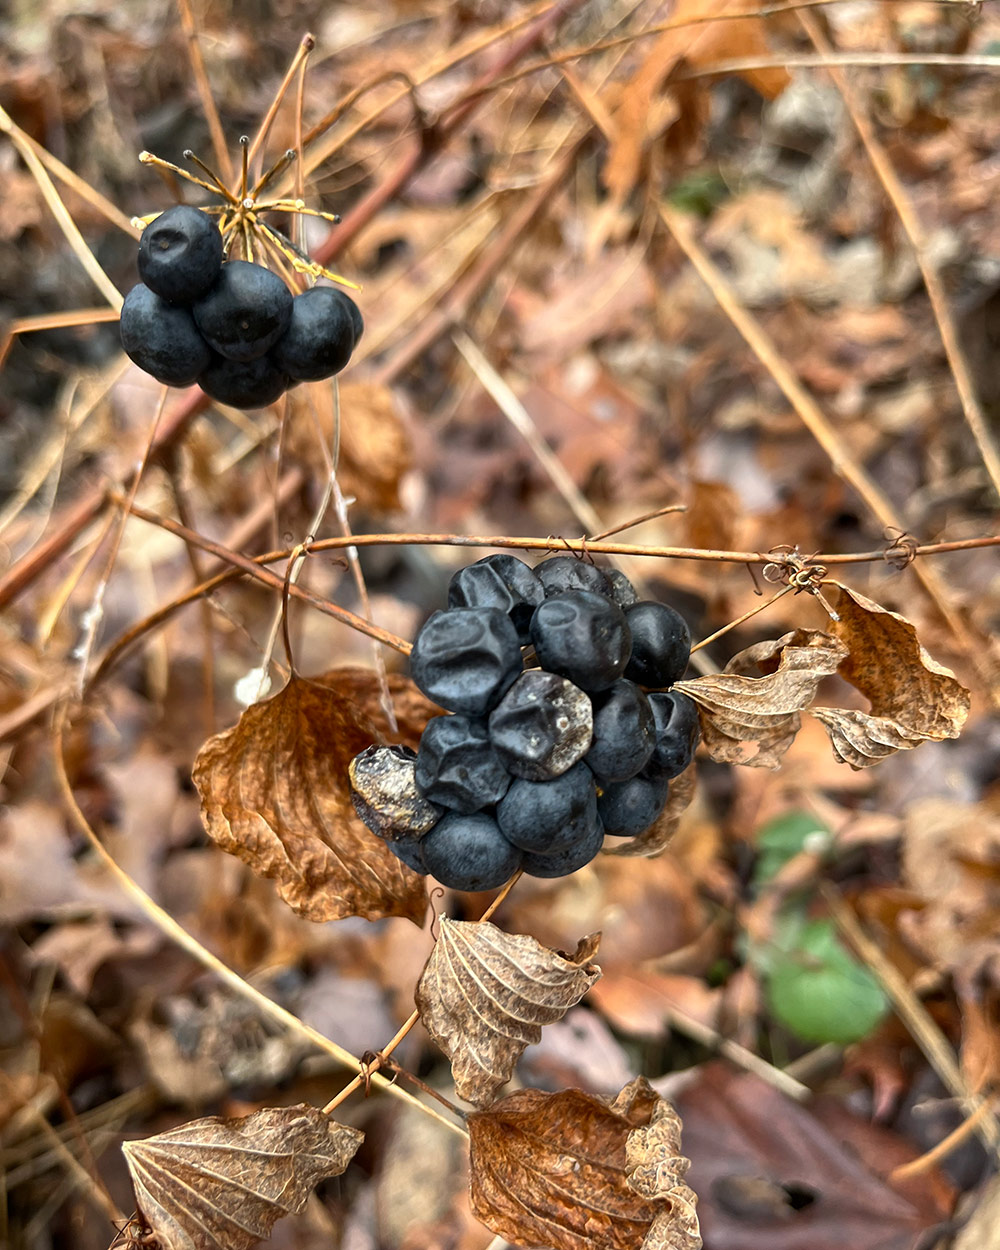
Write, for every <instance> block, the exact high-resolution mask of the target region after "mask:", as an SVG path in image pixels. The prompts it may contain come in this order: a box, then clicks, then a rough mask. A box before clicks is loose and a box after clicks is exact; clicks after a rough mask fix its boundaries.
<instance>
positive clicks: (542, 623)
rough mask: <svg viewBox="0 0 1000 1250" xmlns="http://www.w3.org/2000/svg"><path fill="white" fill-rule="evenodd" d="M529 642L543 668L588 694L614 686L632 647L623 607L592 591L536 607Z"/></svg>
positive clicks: (570, 593)
mask: <svg viewBox="0 0 1000 1250" xmlns="http://www.w3.org/2000/svg"><path fill="white" fill-rule="evenodd" d="M584 567H587V566H584ZM531 641H532V642H533V643H534V644H535V653H536V654H537V656H538V662H539V663H540V664H541V666H542V667H543V668H546V669H548V670H549V671H550V672H553V673H559V674H561V676H563V677H568V678H569V680H570V681H571V682H573V683H574V684H575V685H577V686H579V687H580V688H581V689H582V690H587V691H594V690H606V689H607V688H608V687H609V686H611V685H613V684H614V683H615V682H616V681H617V680H618V679H619V677H621V676H622V674H623V673H624V672H625V666H626V665H627V664H628V662H629V656H630V654H631V646H632V641H631V635H630V634H629V628H628V625H627V624H626V623H625V616H624V614H623V613H622V610H621V608H620V607H619V606H618V605H617V603H615V602H614V601H613V600H612V599H609V598H606V597H605V596H604V595H600V594H596V593H595V592H594V591H592V590H567V591H564V592H562V593H561V594H558V595H553V597H552V598H551V599H546V600H545V601H544V603H542V604H540V605H539V606H538V607H537V608H536V609H535V615H534V616H533V617H532V618H531Z"/></svg>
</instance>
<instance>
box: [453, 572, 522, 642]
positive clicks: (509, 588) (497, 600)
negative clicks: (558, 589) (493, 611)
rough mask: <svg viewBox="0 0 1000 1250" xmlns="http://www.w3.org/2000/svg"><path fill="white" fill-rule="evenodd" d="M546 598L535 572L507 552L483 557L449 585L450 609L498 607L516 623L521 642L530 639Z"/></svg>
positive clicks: (454, 578) (457, 575)
mask: <svg viewBox="0 0 1000 1250" xmlns="http://www.w3.org/2000/svg"><path fill="white" fill-rule="evenodd" d="M544 598H545V589H544V587H543V586H542V583H541V582H540V581H539V579H538V576H537V574H536V573H535V571H534V569H531V568H529V567H528V565H526V564H525V563H524V561H523V560H519V559H518V558H517V556H511V555H507V554H506V553H501V554H499V555H492V556H484V557H483V559H482V560H477V561H476V562H475V564H469V565H467V566H466V567H465V568H464V569H459V571H458V572H457V573H456V574H455V575H454V576H453V577H452V579H451V581H450V582H449V583H448V606H449V607H450V608H499V609H500V611H501V612H506V613H507V615H508V616H509V617H510V619H511V620H512V621H513V623H514V628H515V629H516V630H517V636H518V639H519V640H520V641H521V642H522V643H526V642H528V641H529V640H530V637H531V635H530V632H529V630H530V625H531V617H532V614H533V613H534V611H535V608H537V607H538V605H539V604H540V603H541V602H542V600H543V599H544Z"/></svg>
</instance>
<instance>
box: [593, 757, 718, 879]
mask: <svg viewBox="0 0 1000 1250" xmlns="http://www.w3.org/2000/svg"><path fill="white" fill-rule="evenodd" d="M697 781H698V774H697V771H696V769H695V765H694V763H693V762H692V763H690V764H688V766H687V768H685V769H684V771H683V772H682V773H680V774H678V776H676V777H675V778H674V779H673V781H671V783H670V792H669V794H668V795H667V802H666V806H665V807H664V809H663V811H662V812H661V813H660V814H659V816H657V818H656V820H654V821H653V823H652V824H651V825H650V826H649V828H648V829H646V830H644V831H643V832H642V833H640V834H639V835H638V837H635V838H629V839H628V840H627V841H624V842H616V843H615V845H614V846H608V847H606V849H605V852H604V853H605V854H606V855H644V856H645V857H646V858H647V859H648V858H651V857H652V856H653V855H659V854H660V852H661V851H663V850H665V849H666V846H667V843H668V842H669V841H670V839H671V838H672V837H673V836H674V834H675V833H676V832H677V826H678V825H679V824H680V823H681V817H682V816H683V815H684V813H685V811H687V809H688V807H689V806H690V804H691V800H692V799H693V798H694V791H695V786H696V785H697Z"/></svg>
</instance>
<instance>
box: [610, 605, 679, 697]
mask: <svg viewBox="0 0 1000 1250" xmlns="http://www.w3.org/2000/svg"><path fill="white" fill-rule="evenodd" d="M625 619H626V621H628V627H629V629H630V630H631V633H632V658H631V659H630V660H629V663H628V668H626V670H625V676H626V677H627V678H628V679H629V681H634V682H637V683H638V684H639V685H640V686H647V687H649V688H651V689H656V690H662V689H663V688H664V687H665V686H672V685H673V684H674V682H675V681H680V679H681V678H682V677H683V676H684V670H685V669H686V668H687V665H688V659H689V658H690V655H691V631H690V630H689V629H688V627H687V622H686V621H685V620H684V618H683V616H681V614H680V613H679V612H676V611H675V610H674V609H673V608H671V607H668V606H667V605H666V604H665V603H657V602H656V601H655V600H653V599H642V600H640V601H639V602H638V603H634V604H632V606H631V607H628V608H626V609H625Z"/></svg>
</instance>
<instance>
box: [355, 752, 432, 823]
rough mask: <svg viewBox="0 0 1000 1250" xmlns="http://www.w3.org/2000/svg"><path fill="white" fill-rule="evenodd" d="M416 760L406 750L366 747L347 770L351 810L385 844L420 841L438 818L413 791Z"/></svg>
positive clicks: (426, 803) (417, 792)
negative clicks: (400, 841)
mask: <svg viewBox="0 0 1000 1250" xmlns="http://www.w3.org/2000/svg"><path fill="white" fill-rule="evenodd" d="M416 760H417V754H416V752H415V751H413V750H411V749H410V748H409V747H405V746H370V747H368V748H367V749H366V750H364V751H362V752H361V753H360V755H356V756H355V757H354V759H353V760H351V763H350V765H349V767H348V770H347V775H348V777H349V778H350V782H351V800H352V801H353V803H354V810H355V811H356V812H357V813H358V815H359V816H360V817H361V819H362V820H363V821H364V823H365V824H366V825H367V826H368V828H369V829H370V830H371V831H372V833H374V834H377V835H378V837H380V838H383V839H384V840H385V841H386V842H395V841H398V840H405V839H409V840H411V841H412V840H415V839H417V838H422V837H423V836H424V834H425V833H428V832H429V831H430V830H431V829H433V828H434V826H435V825H436V824H437V822H438V820H439V819H440V817H441V808H440V807H437V806H435V804H434V803H432V802H430V801H428V800H427V799H426V798H424V796H423V795H422V794H421V793H420V791H419V790H418V789H417V781H416V777H415V776H414V766H415V764H416Z"/></svg>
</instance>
